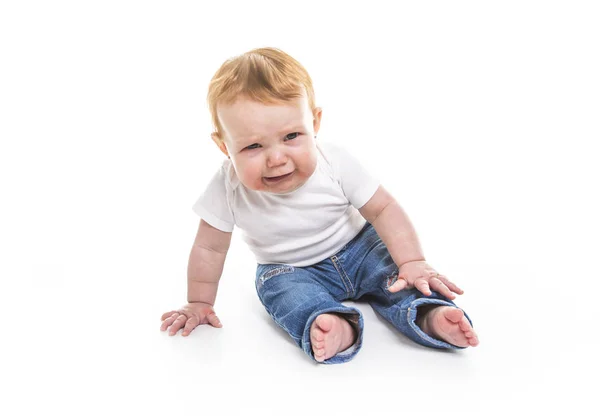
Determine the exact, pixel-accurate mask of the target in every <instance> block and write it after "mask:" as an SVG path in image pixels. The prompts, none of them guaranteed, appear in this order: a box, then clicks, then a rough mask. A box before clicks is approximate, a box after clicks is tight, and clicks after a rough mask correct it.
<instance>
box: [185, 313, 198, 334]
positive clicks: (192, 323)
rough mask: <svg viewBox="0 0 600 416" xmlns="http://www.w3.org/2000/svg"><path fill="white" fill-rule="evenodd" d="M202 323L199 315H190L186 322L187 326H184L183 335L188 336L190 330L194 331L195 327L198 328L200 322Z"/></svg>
mask: <svg viewBox="0 0 600 416" xmlns="http://www.w3.org/2000/svg"><path fill="white" fill-rule="evenodd" d="M199 323H200V320H199V319H198V317H197V316H196V315H192V317H190V318H189V319H188V320H187V322H186V324H185V327H184V328H183V331H182V332H181V335H183V336H184V337H187V336H188V335H189V334H190V332H192V331H193V330H194V328H196V327H197V326H198V324H199Z"/></svg>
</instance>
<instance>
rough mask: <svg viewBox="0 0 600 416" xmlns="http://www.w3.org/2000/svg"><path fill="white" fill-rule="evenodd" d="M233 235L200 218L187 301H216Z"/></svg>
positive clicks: (192, 252) (189, 264)
mask: <svg viewBox="0 0 600 416" xmlns="http://www.w3.org/2000/svg"><path fill="white" fill-rule="evenodd" d="M231 234H232V233H226V232H223V231H221V230H218V229H216V228H215V227H213V226H212V225H210V224H208V223H207V222H206V221H204V220H201V221H200V226H199V227H198V233H197V234H196V239H195V240H194V245H193V246H192V251H191V252H190V259H189V262H188V271H187V276H188V295H187V300H188V302H190V303H193V302H204V303H208V304H210V305H214V304H215V299H216V297H217V289H218V287H219V280H220V279H221V274H222V273H223V266H224V264H225V257H226V256H227V251H228V250H229V244H230V243H231Z"/></svg>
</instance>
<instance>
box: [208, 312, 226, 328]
mask: <svg viewBox="0 0 600 416" xmlns="http://www.w3.org/2000/svg"><path fill="white" fill-rule="evenodd" d="M206 319H208V323H209V324H211V325H212V326H214V327H215V328H221V327H222V326H223V325H222V324H221V321H220V320H219V318H218V317H217V314H216V313H214V312H213V313H211V314H210V315H208V316H207V317H206Z"/></svg>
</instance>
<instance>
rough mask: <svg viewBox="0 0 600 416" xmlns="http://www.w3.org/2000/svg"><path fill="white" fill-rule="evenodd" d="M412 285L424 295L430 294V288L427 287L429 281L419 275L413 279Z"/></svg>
mask: <svg viewBox="0 0 600 416" xmlns="http://www.w3.org/2000/svg"><path fill="white" fill-rule="evenodd" d="M414 286H415V288H416V289H417V290H418V291H419V292H421V293H422V294H424V295H425V296H431V289H429V283H428V282H427V279H424V278H422V277H419V278H418V279H417V280H415V285H414Z"/></svg>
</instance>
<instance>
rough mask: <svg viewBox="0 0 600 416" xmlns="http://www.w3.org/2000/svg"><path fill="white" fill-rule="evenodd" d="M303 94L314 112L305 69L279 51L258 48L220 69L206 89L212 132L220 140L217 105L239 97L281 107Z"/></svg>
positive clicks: (309, 80)
mask: <svg viewBox="0 0 600 416" xmlns="http://www.w3.org/2000/svg"><path fill="white" fill-rule="evenodd" d="M305 91H306V95H307V98H308V104H309V106H310V108H311V110H313V111H314V110H315V93H314V90H313V85H312V80H311V78H310V76H309V75H308V72H307V71H306V69H304V67H303V66H302V65H301V64H300V63H299V62H298V61H296V60H295V59H294V58H292V57H291V56H289V55H288V54H286V53H285V52H283V51H282V50H279V49H276V48H257V49H253V50H251V51H248V52H246V53H244V54H242V55H239V56H236V57H234V58H231V59H228V60H227V61H225V63H223V65H221V67H220V68H219V69H218V70H217V72H216V73H215V75H214V76H213V78H212V79H211V81H210V84H209V86H208V95H207V101H208V107H209V109H210V114H211V117H212V122H213V125H214V128H215V129H216V132H217V134H218V135H219V138H221V139H222V137H223V136H222V133H223V130H222V126H221V123H220V122H219V117H218V115H217V105H218V104H232V103H233V102H235V100H236V99H237V98H238V97H240V96H245V97H247V98H249V99H252V100H255V101H258V102H260V103H262V104H282V103H284V102H289V101H290V100H293V99H294V98H298V97H301V96H302V95H303V94H304V92H305Z"/></svg>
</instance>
